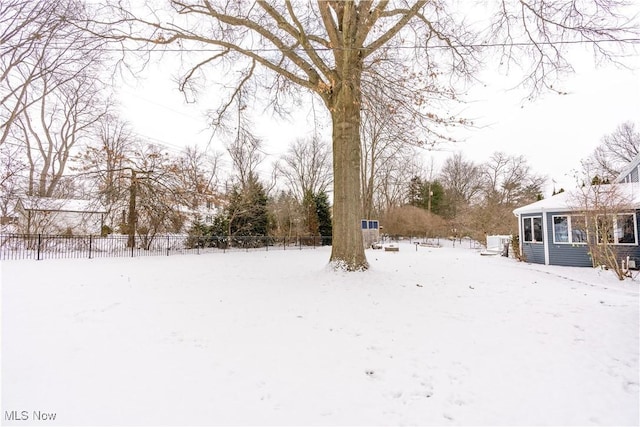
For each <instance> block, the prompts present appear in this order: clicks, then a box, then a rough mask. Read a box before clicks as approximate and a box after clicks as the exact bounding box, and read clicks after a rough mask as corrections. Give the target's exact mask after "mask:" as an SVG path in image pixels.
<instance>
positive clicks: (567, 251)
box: [542, 210, 640, 267]
mask: <svg viewBox="0 0 640 427" xmlns="http://www.w3.org/2000/svg"><path fill="white" fill-rule="evenodd" d="M572 214H573V215H575V212H573V213H572V212H566V211H565V212H549V213H546V218H545V220H546V221H547V224H548V227H547V235H546V236H545V238H546V239H547V244H548V245H549V264H551V265H562V266H568V267H592V266H593V262H592V260H591V255H589V247H588V245H586V244H570V243H563V244H557V243H553V216H554V215H572ZM636 230H639V231H640V211H639V210H636ZM616 250H617V251H618V255H619V256H618V258H619V260H621V259H624V258H626V257H627V256H628V257H629V258H630V259H632V260H634V261H636V265H637V266H638V267H640V246H625V245H617V246H616ZM542 262H543V263H544V258H543V261H542Z"/></svg>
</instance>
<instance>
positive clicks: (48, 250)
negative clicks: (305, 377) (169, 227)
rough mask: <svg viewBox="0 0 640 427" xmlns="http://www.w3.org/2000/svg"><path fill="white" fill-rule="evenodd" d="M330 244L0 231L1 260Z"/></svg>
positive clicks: (327, 239)
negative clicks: (7, 232)
mask: <svg viewBox="0 0 640 427" xmlns="http://www.w3.org/2000/svg"><path fill="white" fill-rule="evenodd" d="M327 245H331V236H309V237H297V236H294V237H272V236H233V237H227V236H192V235H156V236H153V237H151V236H136V238H135V239H134V241H133V242H132V241H131V239H130V237H129V236H124V235H110V236H106V237H102V236H93V235H77V236H75V235H70V236H63V235H48V234H0V260H10V259H13V260H18V259H34V260H43V259H55V258H106V257H140V256H158V255H163V256H169V255H176V254H201V253H215V252H221V253H223V252H228V251H250V250H253V251H255V250H263V251H269V250H292V249H293V250H296V249H297V250H300V249H306V248H316V247H318V246H327Z"/></svg>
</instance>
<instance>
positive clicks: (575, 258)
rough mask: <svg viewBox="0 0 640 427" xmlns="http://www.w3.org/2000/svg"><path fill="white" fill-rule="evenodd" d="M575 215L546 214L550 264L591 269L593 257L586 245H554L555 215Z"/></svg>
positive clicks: (568, 213)
mask: <svg viewBox="0 0 640 427" xmlns="http://www.w3.org/2000/svg"><path fill="white" fill-rule="evenodd" d="M572 214H573V215H575V212H573V213H572V212H549V213H547V214H546V218H545V221H547V224H548V226H547V236H545V237H546V238H547V242H548V245H549V264H551V265H564V266H568V267H591V266H592V265H593V263H592V262H591V255H589V246H588V245H586V244H571V243H553V217H554V215H572Z"/></svg>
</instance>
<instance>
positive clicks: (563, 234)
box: [553, 216, 569, 243]
mask: <svg viewBox="0 0 640 427" xmlns="http://www.w3.org/2000/svg"><path fill="white" fill-rule="evenodd" d="M553 242H554V243H569V217H568V216H554V217H553Z"/></svg>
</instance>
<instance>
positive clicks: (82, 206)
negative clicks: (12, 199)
mask: <svg viewBox="0 0 640 427" xmlns="http://www.w3.org/2000/svg"><path fill="white" fill-rule="evenodd" d="M15 212H16V214H17V216H18V223H19V229H20V231H21V232H23V233H26V234H36V233H51V234H57V233H73V234H100V233H101V231H102V226H103V225H104V217H105V214H106V213H107V210H106V209H105V207H104V206H102V204H101V203H100V202H98V201H95V200H79V199H54V198H50V197H33V196H25V197H22V198H20V199H19V200H18V202H17V204H16V208H15Z"/></svg>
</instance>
